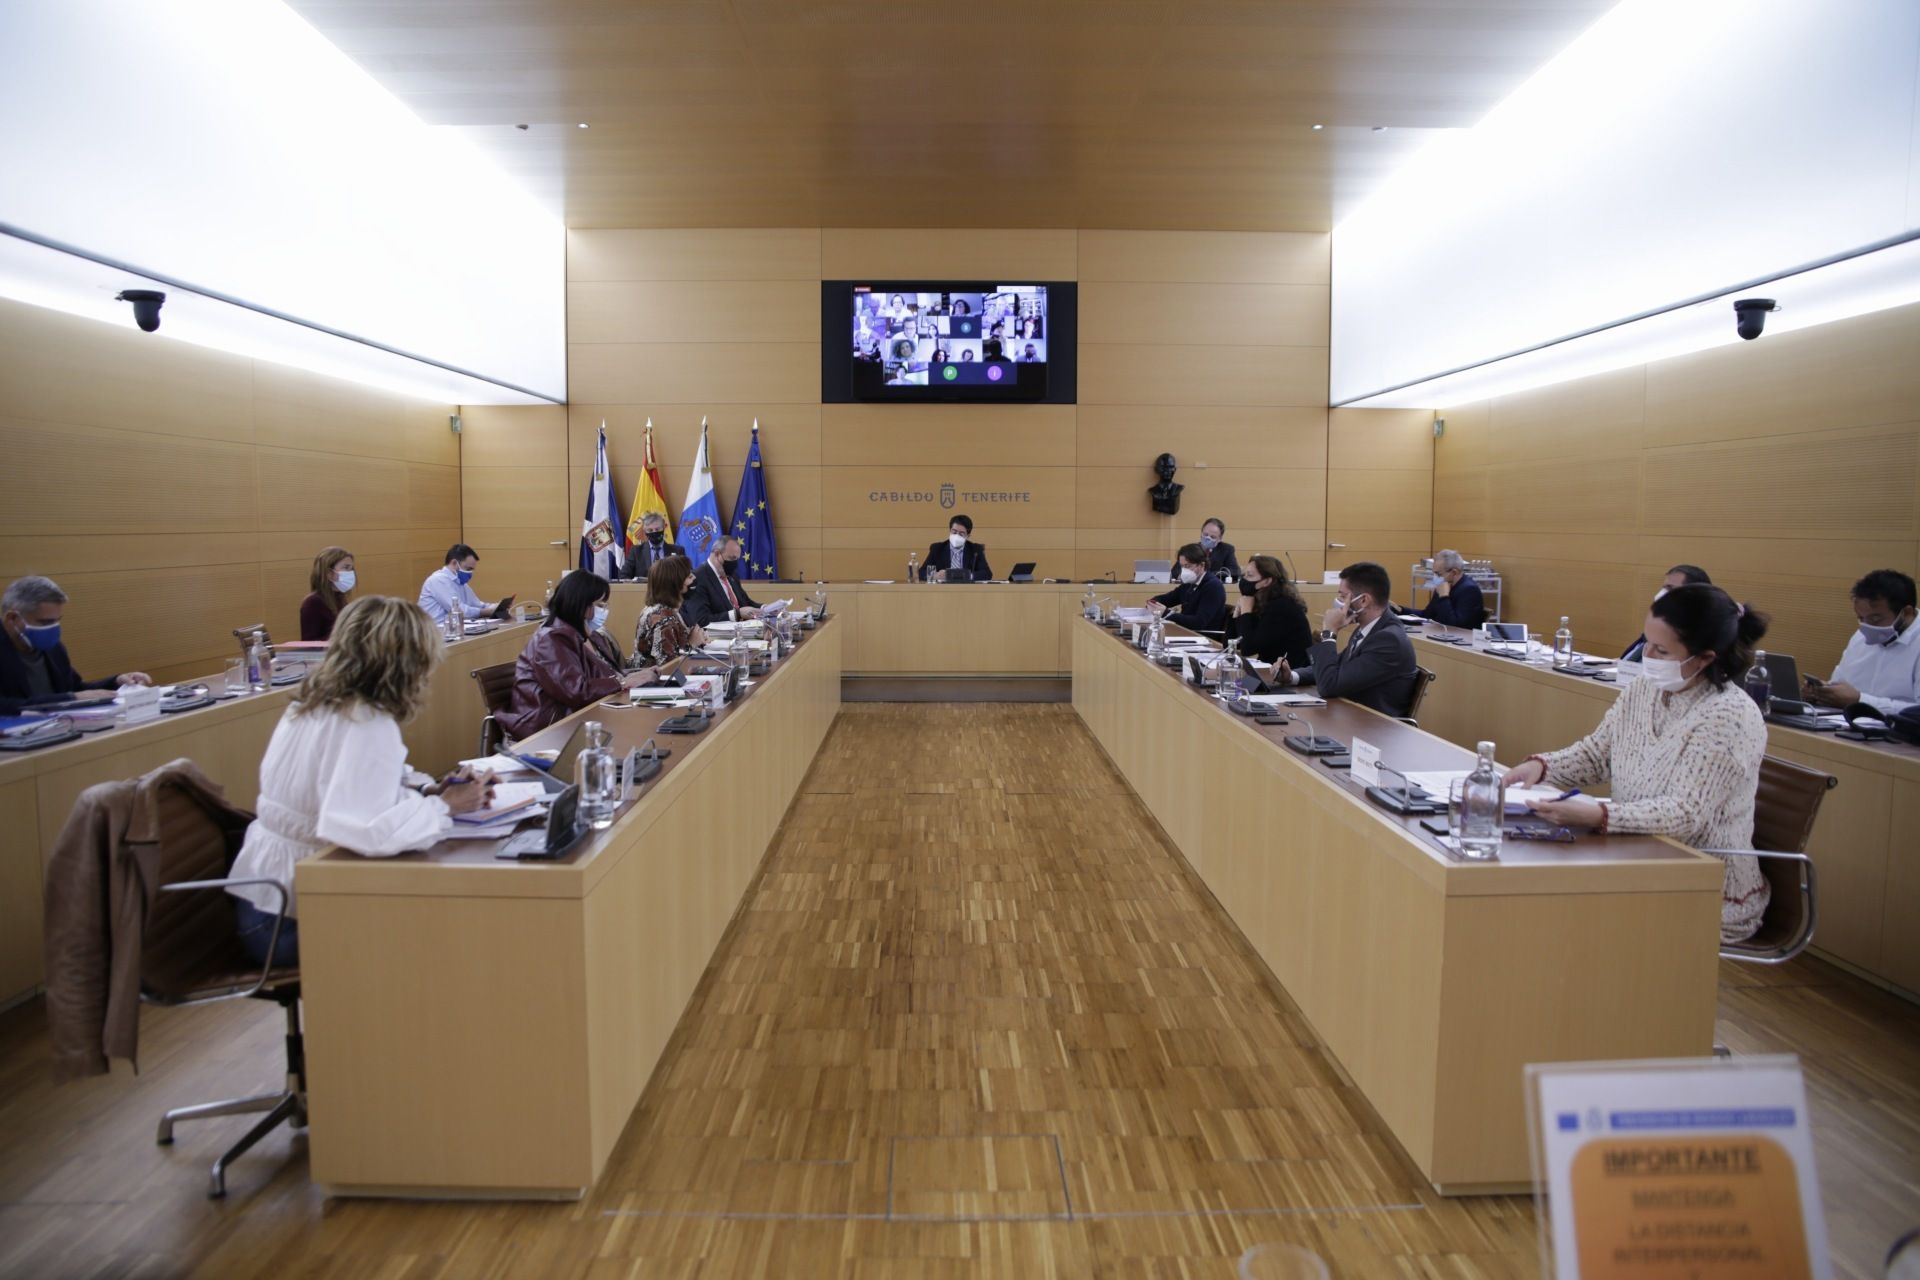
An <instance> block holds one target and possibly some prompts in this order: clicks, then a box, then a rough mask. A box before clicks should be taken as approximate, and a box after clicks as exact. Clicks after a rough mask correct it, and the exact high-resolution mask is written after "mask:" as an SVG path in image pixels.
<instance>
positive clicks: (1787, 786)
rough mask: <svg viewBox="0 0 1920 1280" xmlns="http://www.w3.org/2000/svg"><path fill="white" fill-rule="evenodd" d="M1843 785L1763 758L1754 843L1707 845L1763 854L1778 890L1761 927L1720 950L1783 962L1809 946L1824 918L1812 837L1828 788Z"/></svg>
mask: <svg viewBox="0 0 1920 1280" xmlns="http://www.w3.org/2000/svg"><path fill="white" fill-rule="evenodd" d="M1839 785H1840V780H1839V779H1838V778H1836V777H1834V776H1833V775H1832V774H1828V773H1822V772H1820V771H1819V770H1818V769H1809V768H1807V767H1806V766H1805V765H1800V764H1791V763H1789V762H1787V761H1785V760H1779V759H1776V758H1775V757H1773V756H1767V757H1765V758H1763V759H1762V760H1761V761H1760V786H1759V789H1758V790H1757V791H1756V792H1755V794H1754V800H1753V846H1754V847H1753V848H1751V849H1707V850H1704V851H1703V852H1706V853H1713V854H1719V855H1721V856H1723V857H1724V856H1737V855H1745V856H1748V857H1755V858H1758V859H1760V871H1761V874H1763V875H1765V876H1766V878H1767V884H1768V885H1769V887H1771V889H1772V890H1773V896H1772V898H1771V899H1770V900H1769V901H1768V903H1767V913H1766V915H1765V916H1764V917H1762V918H1761V921H1760V928H1759V930H1758V931H1757V932H1756V933H1755V934H1754V935H1753V936H1752V937H1751V938H1748V939H1746V940H1744V941H1741V942H1726V943H1722V944H1721V946H1720V955H1721V957H1722V958H1723V959H1726V960H1739V961H1741V962H1743V963H1747V964H1783V963H1785V962H1786V961H1788V960H1791V959H1793V958H1794V957H1795V956H1797V955H1799V954H1800V953H1801V952H1802V951H1805V950H1806V949H1807V946H1808V944H1810V943H1811V942H1812V941H1813V930H1814V926H1815V924H1816V923H1817V922H1818V918H1819V902H1818V899H1817V898H1816V896H1815V893H1814V874H1813V859H1811V858H1809V857H1808V856H1807V852H1806V849H1807V841H1808V840H1809V839H1810V838H1811V837H1812V835H1813V822H1814V819H1815V818H1817V817H1819V815H1820V804H1821V802H1822V801H1823V800H1825V799H1826V797H1827V792H1829V791H1831V790H1833V789H1834V788H1835V787H1837V786H1839Z"/></svg>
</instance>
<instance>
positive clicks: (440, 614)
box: [420, 542, 498, 623]
mask: <svg viewBox="0 0 1920 1280" xmlns="http://www.w3.org/2000/svg"><path fill="white" fill-rule="evenodd" d="M479 563H480V553H479V552H478V551H475V550H474V549H473V548H472V547H470V546H468V545H467V544H466V543H464V542H456V543H454V544H453V545H452V546H450V547H448V548H447V560H446V563H445V564H443V565H442V566H441V567H440V568H438V569H435V570H434V571H433V572H432V573H430V574H428V575H427V580H426V581H425V582H423V583H421V584H420V607H421V608H422V609H425V610H426V611H427V616H428V617H429V618H432V619H433V620H434V621H435V622H436V623H440V622H445V621H446V620H447V614H448V613H450V612H452V610H453V606H454V604H455V603H456V602H457V603H458V604H459V606H460V612H461V614H462V616H464V617H467V618H477V617H479V616H480V615H482V614H485V613H492V612H493V611H494V609H495V608H497V607H498V606H497V605H493V604H488V603H487V602H486V601H484V600H482V599H481V598H480V597H479V596H477V595H475V594H473V588H472V587H470V586H468V585H467V584H468V583H469V582H472V581H473V567H474V566H475V565H477V564H479Z"/></svg>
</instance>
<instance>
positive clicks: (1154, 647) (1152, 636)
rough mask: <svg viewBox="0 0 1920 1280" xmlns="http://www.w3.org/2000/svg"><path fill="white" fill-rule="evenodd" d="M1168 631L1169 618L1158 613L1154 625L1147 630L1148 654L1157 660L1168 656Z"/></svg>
mask: <svg viewBox="0 0 1920 1280" xmlns="http://www.w3.org/2000/svg"><path fill="white" fill-rule="evenodd" d="M1166 631H1167V620H1166V619H1165V618H1163V617H1160V616H1157V615H1156V616H1155V617H1154V620H1153V626H1152V627H1151V628H1150V629H1149V630H1148V631H1147V656H1148V657H1149V658H1152V659H1153V660H1154V661H1155V662H1158V661H1160V659H1161V658H1162V657H1164V656H1166V652H1167V640H1166Z"/></svg>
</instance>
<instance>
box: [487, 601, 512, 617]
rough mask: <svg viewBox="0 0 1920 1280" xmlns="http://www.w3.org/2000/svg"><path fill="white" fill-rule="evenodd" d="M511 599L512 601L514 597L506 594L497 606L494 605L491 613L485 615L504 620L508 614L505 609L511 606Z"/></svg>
mask: <svg viewBox="0 0 1920 1280" xmlns="http://www.w3.org/2000/svg"><path fill="white" fill-rule="evenodd" d="M513 601H514V597H513V596H508V597H507V598H506V599H505V600H502V601H501V602H500V603H499V605H498V606H497V607H495V609H494V611H493V612H492V613H490V614H488V615H487V616H488V617H489V618H498V619H500V620H501V621H502V622H505V621H506V620H507V616H508V615H507V611H508V610H509V609H511V608H513Z"/></svg>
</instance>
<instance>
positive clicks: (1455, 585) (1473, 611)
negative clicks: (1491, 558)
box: [1420, 551, 1487, 631]
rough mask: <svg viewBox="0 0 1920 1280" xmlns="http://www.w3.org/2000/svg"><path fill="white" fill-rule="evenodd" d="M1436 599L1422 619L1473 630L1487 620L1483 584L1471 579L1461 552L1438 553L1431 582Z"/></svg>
mask: <svg viewBox="0 0 1920 1280" xmlns="http://www.w3.org/2000/svg"><path fill="white" fill-rule="evenodd" d="M1427 587H1428V588H1429V589H1430V590H1431V591H1432V592H1433V599H1431V600H1429V601H1427V607H1426V608H1424V609H1422V610H1421V611H1420V616H1421V617H1423V618H1426V619H1427V620H1429V621H1431V622H1437V623H1439V624H1440V625H1441V626H1443V627H1463V628H1465V629H1466V630H1468V631H1471V630H1473V629H1474V628H1475V627H1477V626H1479V625H1480V624H1481V623H1483V622H1485V621H1486V620H1487V602H1486V599H1485V597H1484V596H1482V595H1481V594H1480V584H1479V583H1477V582H1475V581H1474V580H1473V579H1472V578H1470V577H1468V576H1467V562H1466V561H1465V560H1464V559H1462V558H1461V556H1460V553H1459V552H1458V551H1437V552H1435V553H1434V556H1433V576H1432V577H1431V578H1429V579H1428V580H1427Z"/></svg>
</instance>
